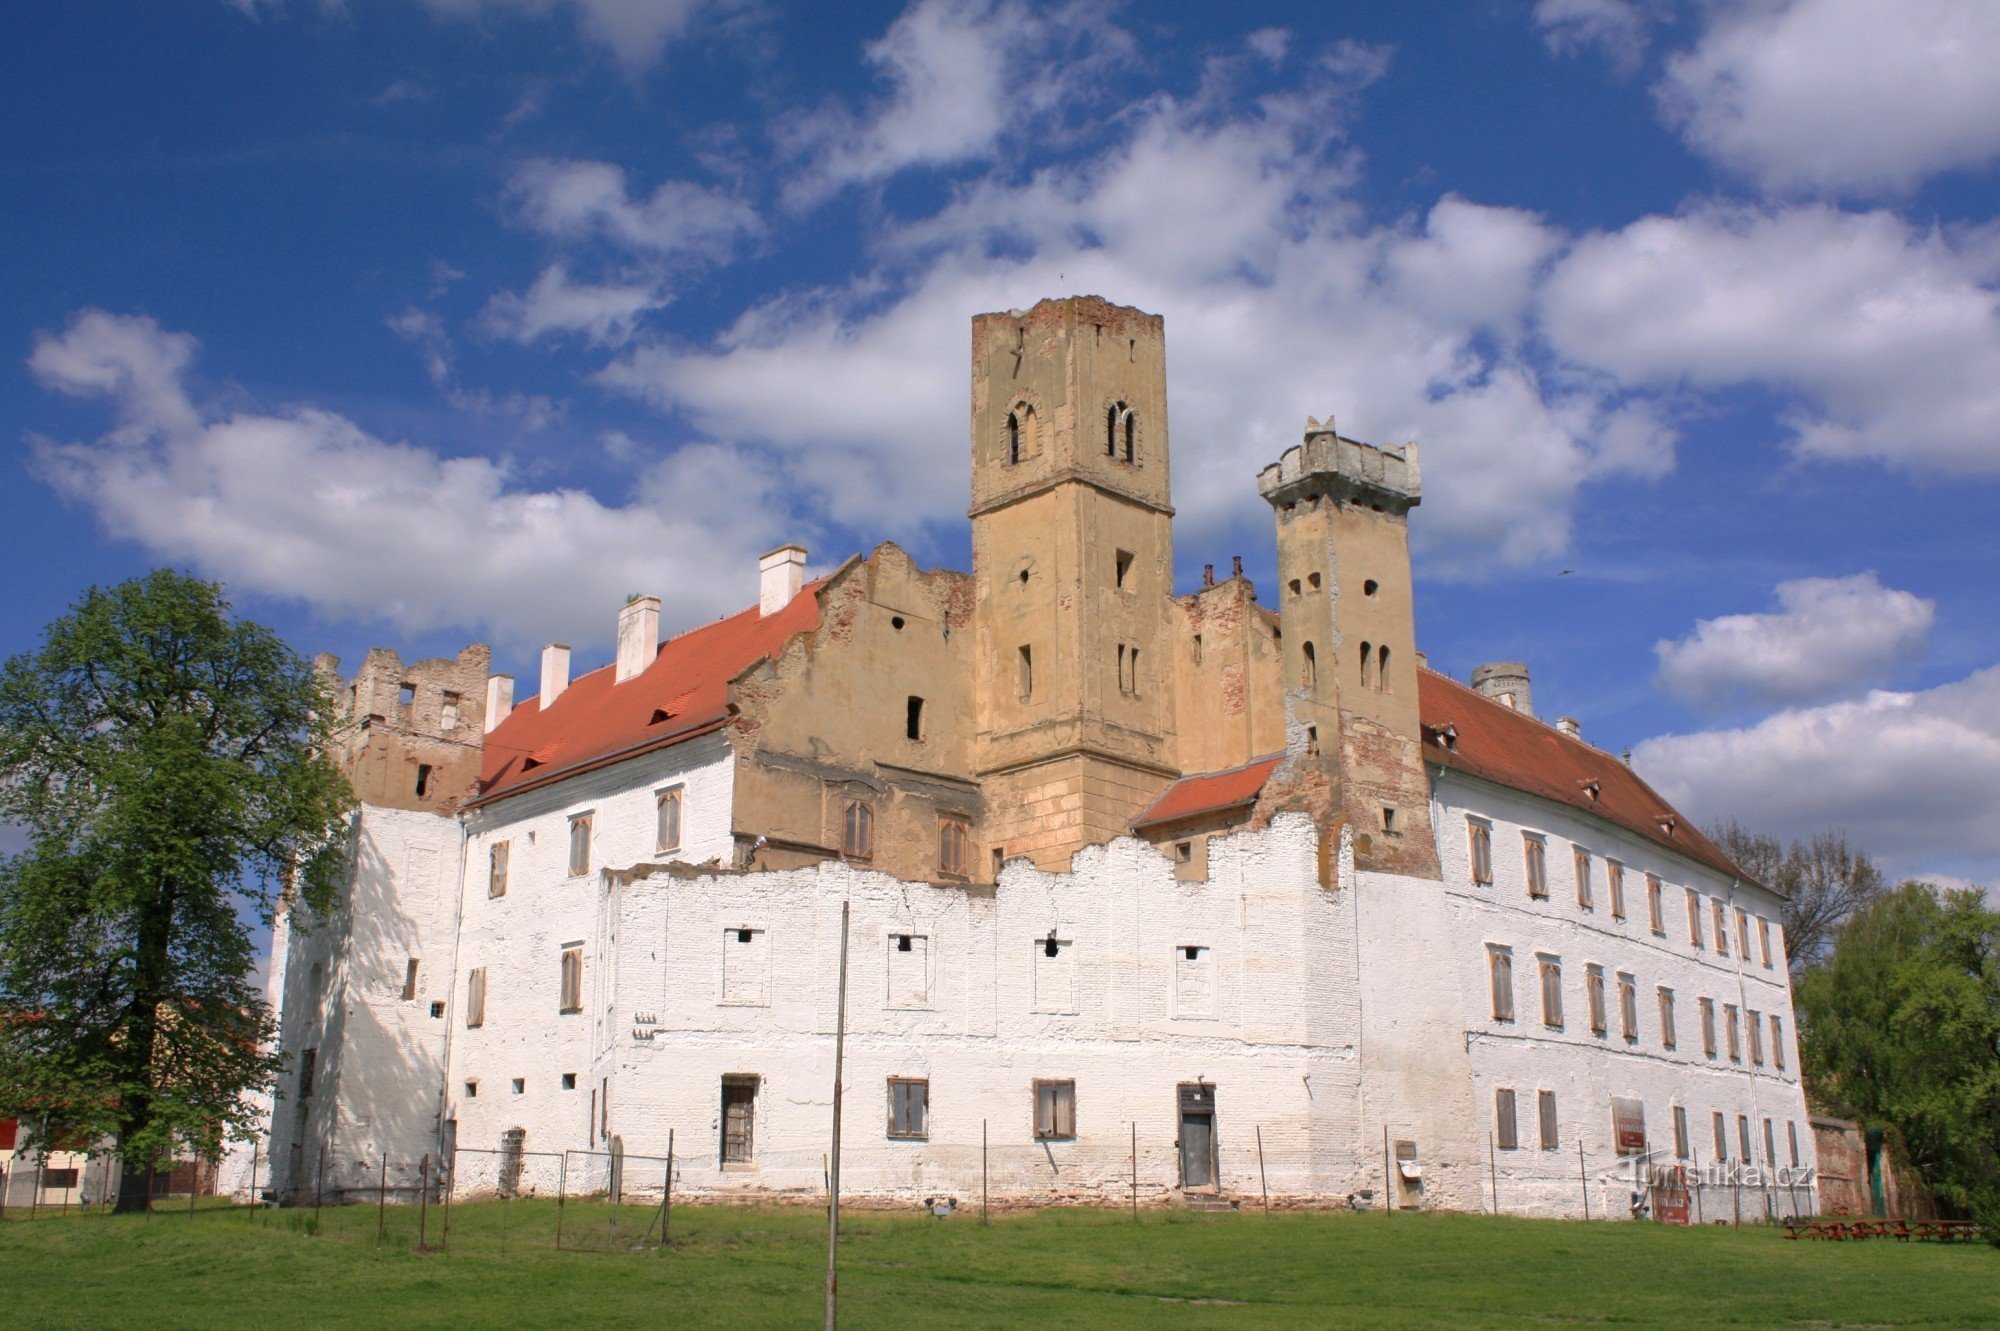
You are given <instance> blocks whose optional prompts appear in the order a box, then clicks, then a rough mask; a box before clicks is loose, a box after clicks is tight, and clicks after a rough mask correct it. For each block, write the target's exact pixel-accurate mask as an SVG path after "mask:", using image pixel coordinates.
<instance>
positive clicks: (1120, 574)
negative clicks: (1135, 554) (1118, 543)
mask: <svg viewBox="0 0 2000 1331" xmlns="http://www.w3.org/2000/svg"><path fill="white" fill-rule="evenodd" d="M1112 568H1113V572H1114V573H1115V575H1116V577H1117V581H1118V590H1120V591H1124V590H1125V589H1126V588H1128V587H1130V586H1131V585H1132V552H1131V551H1130V550H1120V551H1119V552H1118V555H1117V558H1116V559H1115V560H1114V562H1113V565H1112Z"/></svg>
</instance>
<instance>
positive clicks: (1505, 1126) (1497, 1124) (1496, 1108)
mask: <svg viewBox="0 0 2000 1331" xmlns="http://www.w3.org/2000/svg"><path fill="white" fill-rule="evenodd" d="M1493 1136H1494V1144H1495V1145H1497V1146H1498V1147H1499V1148H1500V1149H1501V1150H1503V1151H1512V1150H1514V1149H1516V1148H1518V1147H1519V1146H1520V1144H1521V1140H1520V1132H1519V1129H1518V1127H1517V1125H1516V1124H1515V1121H1514V1092H1513V1091H1511V1090H1509V1089H1507V1088H1506V1087H1501V1088H1500V1089H1499V1090H1496V1091H1495V1092H1493Z"/></svg>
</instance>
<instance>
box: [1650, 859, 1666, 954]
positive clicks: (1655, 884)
mask: <svg viewBox="0 0 2000 1331" xmlns="http://www.w3.org/2000/svg"><path fill="white" fill-rule="evenodd" d="M1665 896H1666V889H1665V888H1664V887H1663V886H1662V885H1661V883H1660V876H1659V875H1658V874H1651V873H1649V874H1647V875H1646V923H1647V925H1648V926H1649V927H1650V928H1651V929H1652V931H1653V933H1654V934H1655V935H1656V936H1658V937H1660V938H1665V937H1666V936H1667V913H1666V911H1667V907H1666V901H1665Z"/></svg>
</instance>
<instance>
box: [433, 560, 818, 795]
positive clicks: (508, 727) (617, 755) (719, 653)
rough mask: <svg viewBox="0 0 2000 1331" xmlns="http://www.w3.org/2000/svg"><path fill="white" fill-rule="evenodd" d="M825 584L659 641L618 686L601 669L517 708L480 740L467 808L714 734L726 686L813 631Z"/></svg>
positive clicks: (607, 669) (724, 708) (725, 704)
mask: <svg viewBox="0 0 2000 1331" xmlns="http://www.w3.org/2000/svg"><path fill="white" fill-rule="evenodd" d="M824 582H825V579H824V578H822V579H819V580H818V581H815V582H810V583H807V584H806V586H805V588H804V589H803V590H801V591H800V592H799V594H798V595H797V596H795V597H793V598H792V600H791V603H790V604H788V605H787V606H785V608H784V609H782V610H780V611H778V612H777V613H775V614H771V615H765V614H761V613H760V612H759V610H758V608H757V607H756V606H751V607H750V608H749V609H748V610H744V611H741V612H740V613H738V614H734V615H731V616H729V617H728V618H727V619H721V620H717V621H716V622H715V623H713V624H704V625H703V626H702V627H700V628H698V629H690V630H688V631H687V632H686V633H683V634H681V635H680V636H679V637H676V638H669V639H667V640H666V641H665V642H663V643H661V644H660V654H659V655H658V656H657V657H655V658H654V660H653V663H652V664H651V665H649V666H647V667H646V668H645V669H644V670H643V671H641V672H640V673H639V674H638V675H637V676H635V677H634V678H632V679H628V680H626V681H625V682H624V683H622V684H619V683H615V682H614V681H615V679H616V677H617V676H616V672H615V669H614V667H612V666H609V665H607V666H604V667H602V668H600V669H597V670H593V671H591V672H590V673H589V674H587V675H582V676H580V677H578V678H577V679H574V680H572V681H571V682H570V685H569V687H568V688H566V689H564V690H563V691H562V692H561V693H560V694H558V695H557V697H556V700H555V702H554V703H552V704H550V705H549V706H548V707H547V708H543V707H542V706H541V700H540V699H539V698H529V699H526V700H524V701H522V702H519V703H516V704H515V705H514V710H513V712H512V713H510V714H509V715H508V717H507V719H506V720H505V721H502V722H501V723H500V724H499V725H497V726H495V727H494V728H493V731H492V733H491V734H489V735H487V736H486V760H485V763H484V765H483V766H482V768H481V770H480V775H479V789H478V791H477V793H475V795H474V796H473V798H472V799H471V800H469V801H467V803H468V804H469V805H479V804H486V803H490V802H492V801H494V800H497V799H501V798H504V797H506V796H508V795H518V794H520V793H521V792H522V791H525V790H533V789H536V788H537V787H540V786H544V785H547V784H549V783H550V782H552V781H556V780H559V779H561V778H563V777H566V776H571V775H574V774H575V773H577V772H581V771H588V770H589V769H591V768H594V767H602V766H604V765H605V764H607V763H612V762H618V761H622V760H623V759H626V758H632V757H636V756H638V755H639V754H642V753H650V752H652V751H653V750H655V749H663V748H666V747H667V746H669V745H672V744H679V743H681V742H682V741H684V740H689V739H693V738H694V737H695V736H696V735H705V734H707V733H709V732H710V731H712V730H717V729H719V728H720V727H721V726H722V724H723V723H724V722H725V721H727V720H728V719H729V681H730V680H732V679H734V678H735V677H736V676H737V675H740V674H741V673H743V671H744V670H745V669H746V668H748V667H749V666H751V665H753V664H755V663H756V662H757V661H759V660H761V659H763V658H764V657H767V656H775V655H777V653H778V651H779V650H780V649H781V648H782V647H783V646H784V645H785V641H786V639H788V638H790V637H791V636H792V635H793V634H794V633H809V632H811V631H812V630H813V629H815V628H817V627H819V597H818V596H817V595H815V593H816V592H817V591H818V590H819V588H820V587H821V585H822V584H824ZM663 713H664V715H662V714H663ZM656 718H657V719H656Z"/></svg>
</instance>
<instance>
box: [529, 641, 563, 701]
mask: <svg viewBox="0 0 2000 1331" xmlns="http://www.w3.org/2000/svg"><path fill="white" fill-rule="evenodd" d="M568 687H569V648H568V647H567V646H565V645H564V644H562V643H560V642H552V643H550V644H549V645H548V646H546V647H544V648H542V696H541V697H540V698H539V699H538V700H537V704H536V705H537V706H539V707H540V708H541V709H542V710H543V711H545V712H546V711H548V710H549V704H551V703H553V702H554V701H555V700H556V699H557V698H560V697H562V691H563V690H564V689H566V688H568Z"/></svg>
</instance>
